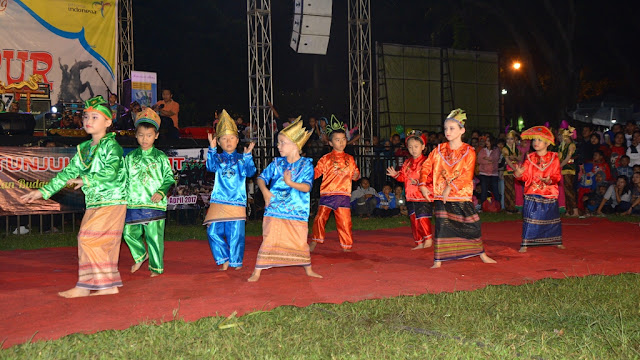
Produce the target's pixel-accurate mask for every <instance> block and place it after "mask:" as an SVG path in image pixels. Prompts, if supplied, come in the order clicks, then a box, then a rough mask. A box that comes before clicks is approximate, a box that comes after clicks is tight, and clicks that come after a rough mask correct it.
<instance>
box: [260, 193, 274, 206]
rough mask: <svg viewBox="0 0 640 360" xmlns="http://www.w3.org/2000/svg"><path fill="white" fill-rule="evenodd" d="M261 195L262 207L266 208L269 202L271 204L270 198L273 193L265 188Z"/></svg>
mask: <svg viewBox="0 0 640 360" xmlns="http://www.w3.org/2000/svg"><path fill="white" fill-rule="evenodd" d="M262 196H263V197H264V207H265V209H266V208H268V207H269V204H271V198H272V197H273V193H272V192H271V190H267V191H265V192H263V193H262Z"/></svg>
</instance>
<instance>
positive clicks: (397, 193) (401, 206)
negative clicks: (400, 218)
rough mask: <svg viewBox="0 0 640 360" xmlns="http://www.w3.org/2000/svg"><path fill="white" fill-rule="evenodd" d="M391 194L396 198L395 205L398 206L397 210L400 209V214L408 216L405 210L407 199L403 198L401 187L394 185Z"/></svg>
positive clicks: (407, 211)
mask: <svg viewBox="0 0 640 360" xmlns="http://www.w3.org/2000/svg"><path fill="white" fill-rule="evenodd" d="M393 194H394V195H395V196H396V205H398V209H400V214H401V215H404V216H407V215H409V210H408V209H407V198H406V197H405V196H404V189H403V188H402V185H396V187H395V188H394V189H393Z"/></svg>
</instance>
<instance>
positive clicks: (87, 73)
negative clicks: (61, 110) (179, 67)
mask: <svg viewBox="0 0 640 360" xmlns="http://www.w3.org/2000/svg"><path fill="white" fill-rule="evenodd" d="M117 14H118V2H117V0H111V1H94V0H4V1H0V34H2V49H1V50H0V88H5V89H11V88H12V87H13V88H16V87H19V86H21V85H22V87H24V86H25V85H24V84H25V83H26V84H28V83H29V82H32V81H36V82H41V83H42V82H43V83H46V84H49V85H50V89H51V95H50V100H51V103H53V104H55V103H57V102H79V101H84V100H87V99H88V98H90V97H92V96H94V95H102V96H104V97H105V98H106V96H107V86H108V87H109V88H110V89H111V91H116V83H117V82H116V81H117V79H116V74H117V71H116V64H117V63H116V58H117V18H118V17H117Z"/></svg>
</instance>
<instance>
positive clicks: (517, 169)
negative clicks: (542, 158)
mask: <svg viewBox="0 0 640 360" xmlns="http://www.w3.org/2000/svg"><path fill="white" fill-rule="evenodd" d="M522 174H524V166H522V165H517V164H514V165H513V176H515V177H517V178H519V177H522Z"/></svg>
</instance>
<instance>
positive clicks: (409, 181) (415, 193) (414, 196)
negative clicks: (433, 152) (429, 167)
mask: <svg viewBox="0 0 640 360" xmlns="http://www.w3.org/2000/svg"><path fill="white" fill-rule="evenodd" d="M426 160H427V157H426V156H424V155H420V157H418V158H417V159H414V158H410V159H407V160H405V161H404V163H403V164H402V169H400V171H398V175H397V176H396V180H398V181H401V182H403V183H404V193H405V197H406V198H407V201H417V202H420V201H421V202H425V201H427V199H425V198H424V196H422V193H421V192H420V189H419V188H418V182H419V181H420V170H421V169H422V163H424V162H425V161H426Z"/></svg>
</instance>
